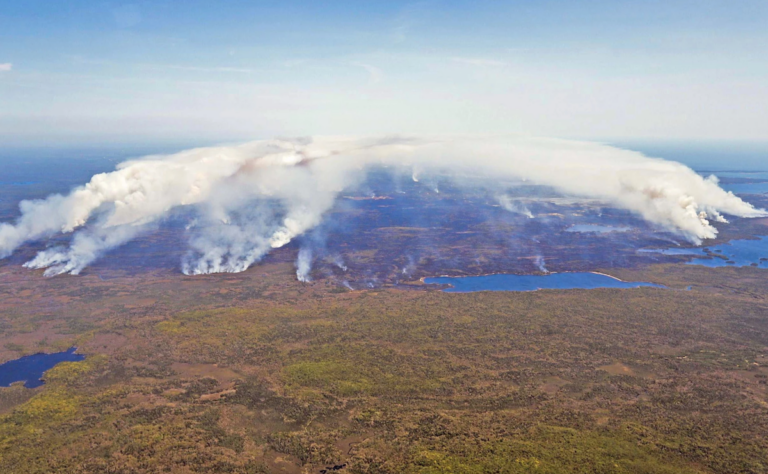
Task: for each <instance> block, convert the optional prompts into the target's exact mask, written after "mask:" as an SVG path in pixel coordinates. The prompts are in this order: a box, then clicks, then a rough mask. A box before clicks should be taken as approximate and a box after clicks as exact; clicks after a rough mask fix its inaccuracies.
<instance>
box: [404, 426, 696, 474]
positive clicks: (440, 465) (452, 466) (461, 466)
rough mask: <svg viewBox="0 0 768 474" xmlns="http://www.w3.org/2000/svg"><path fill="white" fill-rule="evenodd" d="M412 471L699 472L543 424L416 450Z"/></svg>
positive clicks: (610, 440)
mask: <svg viewBox="0 0 768 474" xmlns="http://www.w3.org/2000/svg"><path fill="white" fill-rule="evenodd" d="M406 471H407V472H417V473H420V474H482V473H486V472H504V473H510V474H512V473H521V474H522V473H536V474H555V473H562V472H569V473H583V474H588V473H596V472H599V473H605V474H609V473H610V474H635V473H643V474H685V473H689V474H694V473H696V472H701V471H697V470H695V469H692V468H685V467H681V466H679V465H675V464H670V463H669V462H668V461H664V460H662V459H659V457H658V456H652V455H651V453H649V452H648V451H647V450H646V449H644V448H642V447H639V446H638V445H637V443H635V442H632V441H630V440H627V439H623V438H620V437H618V436H616V434H613V435H608V434H599V433H595V432H584V431H577V430H573V429H568V428H561V427H551V426H542V427H539V428H537V429H535V430H532V431H531V432H530V433H528V435H527V436H526V437H525V438H524V439H521V438H514V439H509V438H508V439H504V440H497V441H491V442H479V443H478V442H470V443H468V442H466V440H463V439H462V440H461V441H458V442H457V441H453V442H446V443H444V444H443V445H442V446H432V447H426V446H423V445H417V446H415V447H413V448H412V462H411V463H410V469H406Z"/></svg>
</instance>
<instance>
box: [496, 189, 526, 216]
mask: <svg viewBox="0 0 768 474" xmlns="http://www.w3.org/2000/svg"><path fill="white" fill-rule="evenodd" d="M496 201H498V202H499V205H500V206H501V208H502V209H504V210H505V211H508V212H511V213H513V214H522V215H524V216H525V217H527V218H529V219H533V217H534V216H533V213H532V212H531V211H530V210H529V209H528V208H527V207H526V206H525V205H524V204H522V203H520V202H515V201H513V200H512V198H511V197H509V196H507V195H506V194H497V195H496Z"/></svg>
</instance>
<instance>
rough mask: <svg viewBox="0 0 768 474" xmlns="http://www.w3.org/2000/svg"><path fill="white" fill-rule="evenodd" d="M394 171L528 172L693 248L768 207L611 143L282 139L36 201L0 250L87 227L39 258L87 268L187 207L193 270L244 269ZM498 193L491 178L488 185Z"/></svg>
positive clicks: (216, 151) (11, 226) (114, 176)
mask: <svg viewBox="0 0 768 474" xmlns="http://www.w3.org/2000/svg"><path fill="white" fill-rule="evenodd" d="M380 165H384V166H387V167H391V168H398V167H402V168H403V169H407V170H413V175H412V176H413V178H414V179H416V180H418V179H419V178H418V174H419V173H421V172H422V170H429V171H434V172H439V173H441V176H450V175H452V176H466V175H472V176H475V177H480V178H486V179H487V180H488V182H489V183H493V182H494V181H497V180H521V179H524V180H527V181H529V182H531V183H533V184H539V185H546V186H551V187H553V188H556V189H557V190H559V191H560V192H562V193H564V194H568V195H572V196H578V197H581V198H590V199H598V200H601V201H604V202H606V203H608V204H610V205H613V206H616V207H620V208H623V209H628V210H631V211H634V212H636V213H637V214H639V215H640V216H642V217H643V218H645V219H646V220H648V221H650V222H653V223H656V224H658V225H660V226H663V227H664V228H666V229H669V230H671V231H674V232H676V233H678V234H680V235H681V236H684V237H685V238H687V239H688V240H690V241H691V242H694V243H701V241H702V240H703V239H709V238H713V237H715V235H716V234H717V229H716V228H715V227H714V226H713V225H712V224H711V223H710V221H711V220H715V221H719V222H725V219H724V218H723V216H722V214H730V215H734V216H740V217H758V216H766V215H768V214H767V213H766V212H765V211H763V210H760V209H755V208H754V207H753V206H752V205H750V204H748V203H746V202H744V201H742V200H741V199H740V198H738V197H737V196H735V195H734V194H732V193H731V192H726V191H724V190H723V189H721V188H720V187H719V186H718V184H717V180H716V179H715V178H708V179H704V178H702V177H700V176H699V175H698V174H696V173H695V172H694V171H693V170H691V169H690V168H688V167H686V166H684V165H682V164H680V163H676V162H672V161H666V160H662V159H656V158H649V157H646V156H644V155H642V154H640V153H636V152H632V151H627V150H622V149H618V148H615V147H611V146H606V145H601V144H596V143H588V142H578V141H568V140H557V139H547V138H520V137H511V138H510V137H503V138H498V137H432V138H430V137H384V138H362V139H361V138H345V137H320V138H312V139H291V140H289V139H282V140H266V141H256V142H251V143H246V144H243V145H239V146H229V147H211V148H197V149H193V150H187V151H183V152H180V153H176V154H173V155H165V156H149V157H145V158H143V159H139V160H132V161H127V162H124V163H122V164H120V165H119V166H118V168H117V169H116V170H115V171H113V172H110V173H101V174H97V175H95V176H93V178H91V180H90V182H88V183H87V184H85V185H83V186H80V187H78V188H76V189H74V190H73V191H72V192H71V193H70V194H68V195H66V196H62V195H52V196H49V197H48V198H46V199H43V200H36V201H23V202H22V203H21V204H20V208H21V216H20V217H19V218H18V219H17V220H16V222H15V223H3V224H0V258H4V257H7V256H9V255H10V254H11V253H13V252H14V251H15V250H16V249H17V248H18V247H19V246H20V245H22V244H23V243H25V242H28V241H31V240H39V239H45V238H48V237H51V236H53V235H55V234H59V233H70V232H74V233H75V234H74V237H73V239H72V243H71V245H70V247H69V248H58V249H49V250H46V251H43V252H41V253H40V254H38V256H37V257H35V258H34V259H33V260H32V261H30V262H28V264H27V266H29V267H33V268H47V270H46V273H47V274H48V275H54V274H59V273H66V272H69V273H78V272H79V271H80V270H82V268H84V267H85V266H86V265H88V264H89V263H90V262H92V261H93V260H94V259H95V258H98V256H100V255H102V254H103V253H104V252H105V251H107V250H109V249H111V248H113V247H115V246H118V245H121V244H123V243H125V242H126V241H127V240H130V239H131V238H133V237H135V236H136V235H137V234H139V233H141V232H143V231H144V230H145V229H146V228H147V226H148V225H151V224H152V223H156V222H158V221H159V220H161V219H163V218H164V217H166V216H167V215H168V213H169V212H170V211H171V210H173V209H175V208H178V207H182V206H194V208H195V209H196V210H197V212H199V214H200V216H199V222H198V223H197V225H194V226H191V227H190V229H189V231H188V232H189V233H190V252H189V254H188V255H187V257H186V258H185V259H184V262H183V264H182V270H183V271H184V272H185V273H188V274H198V273H212V272H238V271H243V270H245V269H246V268H248V267H249V266H250V265H252V264H253V263H254V262H256V261H258V260H259V259H260V258H261V257H262V256H263V255H264V254H266V253H267V252H269V251H270V250H271V249H273V248H278V247H282V246H284V245H286V244H287V243H289V242H290V241H291V240H293V239H294V238H295V237H297V236H299V235H301V234H303V233H304V232H306V231H307V230H309V229H312V228H313V227H315V226H317V225H318V224H319V223H320V222H321V220H322V217H323V215H324V213H325V212H326V211H328V210H329V209H330V208H331V207H332V206H333V204H334V201H335V199H336V196H337V195H338V194H339V193H340V192H341V191H342V190H344V189H345V188H348V187H350V186H352V185H353V184H355V183H356V182H357V180H358V179H360V178H361V177H362V176H363V175H364V172H365V170H366V168H369V167H372V166H380ZM489 187H492V186H489Z"/></svg>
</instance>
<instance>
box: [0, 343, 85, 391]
mask: <svg viewBox="0 0 768 474" xmlns="http://www.w3.org/2000/svg"><path fill="white" fill-rule="evenodd" d="M76 349H77V348H76V347H72V348H70V349H68V350H66V351H64V352H55V353H53V354H34V355H28V356H24V357H22V358H20V359H15V360H9V361H8V362H6V363H4V364H0V387H10V386H11V384H12V383H14V382H22V381H23V382H25V383H24V386H25V387H27V388H35V387H39V386H40V385H42V384H43V381H42V380H40V379H41V378H42V377H43V373H45V371H46V370H50V369H52V368H53V367H54V366H56V364H58V363H60V362H77V361H80V360H83V359H85V356H84V355H82V354H75V350H76Z"/></svg>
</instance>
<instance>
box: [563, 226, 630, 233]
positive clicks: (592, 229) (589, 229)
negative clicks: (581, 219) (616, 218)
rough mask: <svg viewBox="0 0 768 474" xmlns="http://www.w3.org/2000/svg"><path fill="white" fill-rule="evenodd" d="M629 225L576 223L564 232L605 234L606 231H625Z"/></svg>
mask: <svg viewBox="0 0 768 474" xmlns="http://www.w3.org/2000/svg"><path fill="white" fill-rule="evenodd" d="M628 230H629V227H615V226H612V225H600V224H576V225H572V226H571V227H569V228H567V229H565V231H566V232H581V233H594V234H607V233H608V232H626V231H628Z"/></svg>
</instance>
